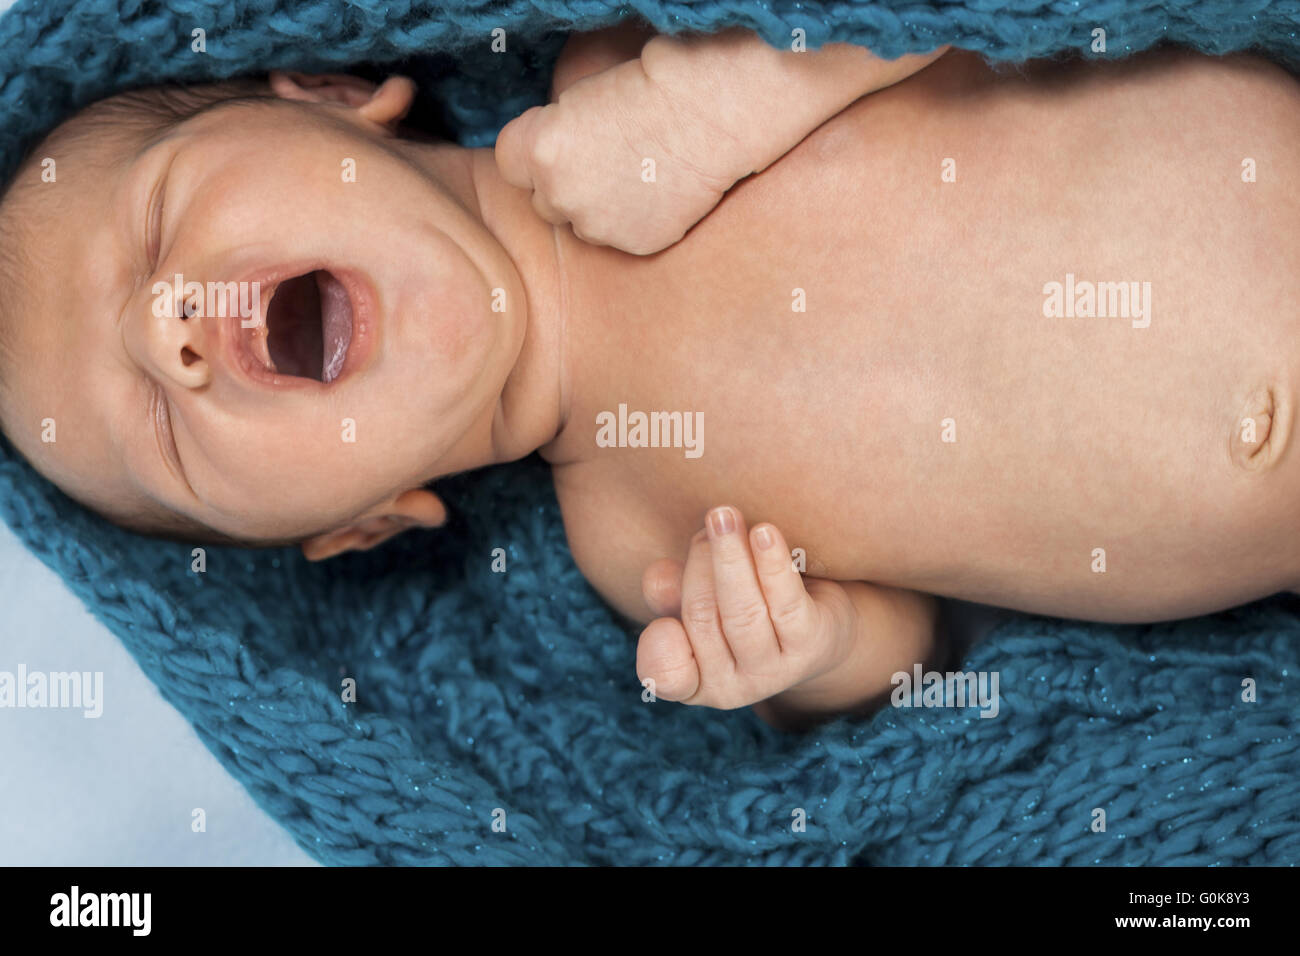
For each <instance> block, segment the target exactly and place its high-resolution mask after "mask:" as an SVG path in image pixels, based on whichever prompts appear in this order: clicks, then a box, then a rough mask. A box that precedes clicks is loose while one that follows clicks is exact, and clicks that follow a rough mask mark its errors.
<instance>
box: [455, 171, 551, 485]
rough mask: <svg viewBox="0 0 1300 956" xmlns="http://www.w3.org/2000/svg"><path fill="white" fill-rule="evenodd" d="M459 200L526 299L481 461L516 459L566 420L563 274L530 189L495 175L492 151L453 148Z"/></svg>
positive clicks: (547, 441) (545, 442) (540, 445)
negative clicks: (459, 172) (500, 252)
mask: <svg viewBox="0 0 1300 956" xmlns="http://www.w3.org/2000/svg"><path fill="white" fill-rule="evenodd" d="M456 153H457V154H458V158H459V160H460V162H462V163H463V164H464V173H463V177H464V179H463V181H464V184H465V188H466V189H467V190H468V195H466V196H465V197H464V201H465V202H466V204H467V205H468V206H469V208H470V209H471V210H475V211H477V213H478V216H479V218H480V219H481V220H482V222H483V226H484V228H485V229H487V231H488V232H489V233H491V235H492V237H493V238H494V239H495V240H496V241H497V242H498V243H500V245H501V248H502V249H504V250H505V253H506V255H508V256H509V257H510V259H511V261H512V262H513V263H514V265H515V268H516V269H517V270H518V273H519V277H520V280H521V282H522V284H523V287H524V291H525V297H526V306H525V308H526V325H525V330H524V336H523V342H522V344H521V346H520V350H519V354H518V356H517V358H516V360H515V364H514V368H513V369H512V370H511V372H510V374H509V376H508V378H507V379H506V381H505V384H504V386H503V387H502V389H501V397H500V400H499V401H498V402H497V404H496V406H495V408H494V410H493V413H492V419H491V422H490V426H489V428H490V439H489V442H488V444H489V453H490V455H491V460H490V461H486V462H484V465H489V464H500V463H502V462H508V461H516V460H518V459H520V458H523V457H525V456H526V455H529V454H531V453H532V452H534V451H537V450H539V449H541V450H542V451H543V453H544V454H545V451H546V449H547V447H548V446H552V445H554V444H555V443H556V442H557V440H558V438H559V436H560V434H561V432H562V431H563V430H564V428H565V425H566V423H567V422H568V420H569V415H568V407H569V405H568V402H569V387H568V386H569V374H568V371H569V370H568V368H567V366H566V363H565V358H566V348H565V345H566V334H567V331H568V318H569V314H568V307H569V302H570V295H569V287H570V277H569V275H568V273H567V272H566V268H565V265H566V264H565V261H564V256H563V254H562V252H561V247H562V244H561V242H560V237H559V236H557V227H555V226H553V225H551V224H550V223H548V222H546V221H545V220H544V219H542V218H541V217H540V216H539V215H538V214H537V212H536V210H534V209H533V206H532V200H531V194H530V193H528V192H527V191H525V190H522V189H519V188H517V187H515V186H512V185H510V184H509V183H507V182H506V181H505V180H504V179H502V178H501V174H500V173H499V172H498V170H497V165H496V160H495V158H494V156H493V152H492V150H491V149H472V150H470V149H458V150H456Z"/></svg>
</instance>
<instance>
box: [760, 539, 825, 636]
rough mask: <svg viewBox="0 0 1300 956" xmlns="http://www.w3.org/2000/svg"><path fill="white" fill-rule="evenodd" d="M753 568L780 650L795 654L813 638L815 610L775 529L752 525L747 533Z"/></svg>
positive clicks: (815, 620) (815, 618) (814, 605)
mask: <svg viewBox="0 0 1300 956" xmlns="http://www.w3.org/2000/svg"><path fill="white" fill-rule="evenodd" d="M749 538H750V541H751V542H752V543H753V546H754V550H753V553H754V567H755V569H756V570H757V572H758V583H759V585H760V586H761V587H762V589H763V597H764V599H765V600H766V603H767V615H768V619H769V620H771V622H772V624H773V626H774V628H775V630H776V639H777V643H778V644H779V645H780V647H781V650H782V651H783V652H785V651H797V650H799V649H801V642H802V643H806V642H807V639H811V638H812V637H814V636H815V635H816V631H817V606H816V604H815V603H814V602H813V599H812V598H811V597H809V595H808V590H807V589H806V588H805V587H804V583H803V578H802V577H801V576H800V575H799V572H798V571H796V570H795V569H794V565H793V562H791V560H790V549H789V547H788V546H787V545H786V541H785V536H784V535H782V534H781V532H780V531H778V530H777V529H776V527H775V526H773V525H770V524H767V523H766V522H765V523H763V524H758V525H755V526H754V527H753V528H751V529H750V532H749Z"/></svg>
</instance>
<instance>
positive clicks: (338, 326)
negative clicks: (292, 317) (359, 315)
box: [316, 271, 352, 383]
mask: <svg viewBox="0 0 1300 956" xmlns="http://www.w3.org/2000/svg"><path fill="white" fill-rule="evenodd" d="M316 288H317V289H319V290H320V318H321V338H322V340H323V344H324V346H325V347H324V349H323V352H324V360H323V361H322V363H321V376H320V377H321V381H322V382H325V383H329V382H332V381H334V379H336V378H338V377H339V372H341V371H343V360H344V359H346V358H347V357H348V344H349V343H350V342H351V341H352V301H351V300H350V299H349V298H348V294H347V291H346V290H345V289H344V288H343V285H342V283H340V282H339V280H338V279H336V278H334V276H332V275H330V274H329V273H328V272H325V271H320V272H317V273H316Z"/></svg>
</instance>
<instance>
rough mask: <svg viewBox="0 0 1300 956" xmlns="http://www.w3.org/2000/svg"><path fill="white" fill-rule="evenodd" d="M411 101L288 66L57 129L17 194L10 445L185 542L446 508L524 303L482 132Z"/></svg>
mask: <svg viewBox="0 0 1300 956" xmlns="http://www.w3.org/2000/svg"><path fill="white" fill-rule="evenodd" d="M412 95H413V85H412V84H411V82H410V81H409V80H407V79H404V78H401V77H394V78H391V79H389V80H388V81H386V82H385V83H383V84H382V85H380V86H375V85H374V84H371V83H368V82H366V81H363V80H359V79H356V78H352V77H340V76H330V77H303V76H291V75H286V74H272V75H271V77H270V78H269V80H264V81H259V80H241V81H232V82H228V83H222V84H215V85H210V86H201V87H193V88H187V89H180V88H173V89H149V90H142V91H137V92H132V93H128V94H123V95H119V96H116V97H113V98H111V99H108V100H104V101H103V102H100V103H97V104H94V105H93V106H91V107H89V108H88V109H86V110H83V111H82V112H81V113H79V114H77V115H76V116H74V117H73V118H72V119H70V120H68V121H67V122H65V123H64V124H63V125H61V126H59V127H58V128H57V129H55V130H54V131H53V132H52V133H51V134H50V135H49V136H48V137H47V138H46V139H45V140H44V141H43V142H42V143H41V144H40V145H39V146H37V147H36V149H35V150H34V151H32V153H31V154H30V155H29V156H28V158H27V159H26V160H25V162H24V163H23V165H22V167H21V168H20V169H19V171H18V173H17V175H16V176H15V178H14V179H13V180H12V181H11V182H10V184H9V185H8V187H7V189H6V191H5V193H4V196H3V201H2V202H0V426H2V427H3V430H4V432H5V434H6V436H7V437H8V438H9V440H10V441H11V443H12V444H13V445H14V446H15V447H16V448H17V449H18V450H19V451H20V452H21V453H22V454H23V455H24V456H25V457H26V458H27V459H28V461H30V462H31V463H32V465H33V466H34V467H35V468H36V469H37V470H38V471H40V472H41V473H42V474H44V475H45V476H46V477H47V478H49V479H50V480H51V481H53V482H54V483H55V484H56V485H58V486H59V487H60V488H62V489H63V490H64V491H65V492H66V493H68V494H69V495H70V496H72V497H73V498H75V499H77V500H78V501H80V502H82V503H83V504H85V505H87V506H88V507H90V508H92V509H93V510H95V511H97V512H99V513H101V514H103V515H104V516H105V517H107V518H109V519H110V520H111V521H113V522H115V523H117V524H119V525H122V526H124V527H128V528H131V529H133V530H137V531H141V532H144V533H151V534H156V535H161V536H164V537H172V538H177V539H180V540H185V541H193V542H201V541H233V542H238V543H244V544H251V545H257V544H263V545H265V544H284V543H290V542H302V543H303V545H304V550H305V551H306V552H307V553H308V555H309V556H311V557H323V556H328V555H329V554H332V553H336V552H337V551H339V550H343V549H346V548H348V547H366V546H369V545H371V544H373V543H375V542H377V541H379V540H383V539H384V538H386V537H388V536H389V535H391V534H392V533H394V531H397V530H400V529H402V528H404V527H409V526H412V525H420V526H433V525H437V524H440V523H441V522H442V520H443V519H444V517H445V512H444V509H443V506H442V503H441V502H440V501H439V500H438V498H437V497H436V496H435V495H434V494H433V493H432V492H430V491H429V490H427V489H426V488H424V487H423V486H424V485H425V484H426V483H427V482H429V481H430V480H432V479H433V478H435V477H438V476H440V475H445V474H450V473H452V472H456V471H463V470H466V469H468V468H473V467H478V466H480V465H483V464H488V463H490V462H491V461H492V460H494V456H493V447H492V443H493V434H492V433H493V421H494V418H496V417H498V416H497V413H498V411H499V409H498V405H499V403H500V400H501V392H502V388H503V383H505V382H506V380H507V379H508V378H509V376H510V375H511V371H512V368H513V366H514V364H515V362H516V360H517V358H518V356H519V353H520V349H521V345H522V341H523V338H524V329H525V325H526V319H525V314H524V309H523V308H522V303H524V301H525V298H524V294H523V289H522V286H521V279H520V277H519V274H518V272H517V271H516V270H515V268H514V266H513V263H512V260H511V258H510V257H509V256H508V255H507V254H506V252H505V251H504V248H503V247H502V246H501V245H500V243H499V242H497V240H496V238H495V237H494V236H493V235H492V234H491V233H490V232H489V231H488V230H487V229H486V228H485V226H484V225H483V222H482V220H481V219H480V217H479V210H478V208H477V203H476V201H475V195H474V181H473V175H472V165H473V164H472V163H470V162H468V154H469V153H470V152H471V151H468V150H462V149H459V148H457V147H454V146H450V145H446V144H438V143H431V142H427V141H418V140H415V139H410V138H407V137H406V136H404V135H402V134H401V133H399V123H400V121H401V120H402V118H403V117H404V116H405V114H406V112H407V110H408V108H409V106H410V103H411V99H412ZM191 283H194V284H195V285H190V284H191ZM494 290H497V291H496V292H495V293H494ZM494 299H496V300H498V301H499V300H501V299H505V300H506V301H511V302H514V303H519V304H520V307H519V308H515V309H507V310H505V311H504V312H502V311H494V309H493V307H492V303H493V301H494Z"/></svg>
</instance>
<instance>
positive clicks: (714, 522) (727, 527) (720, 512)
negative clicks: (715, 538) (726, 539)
mask: <svg viewBox="0 0 1300 956" xmlns="http://www.w3.org/2000/svg"><path fill="white" fill-rule="evenodd" d="M709 530H711V531H712V532H713V533H714V534H715V535H723V534H731V532H733V531H735V530H736V517H735V515H733V514H732V513H731V509H730V508H728V507H727V506H726V505H723V506H722V507H721V508H714V509H713V510H712V511H710V512H709Z"/></svg>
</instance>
